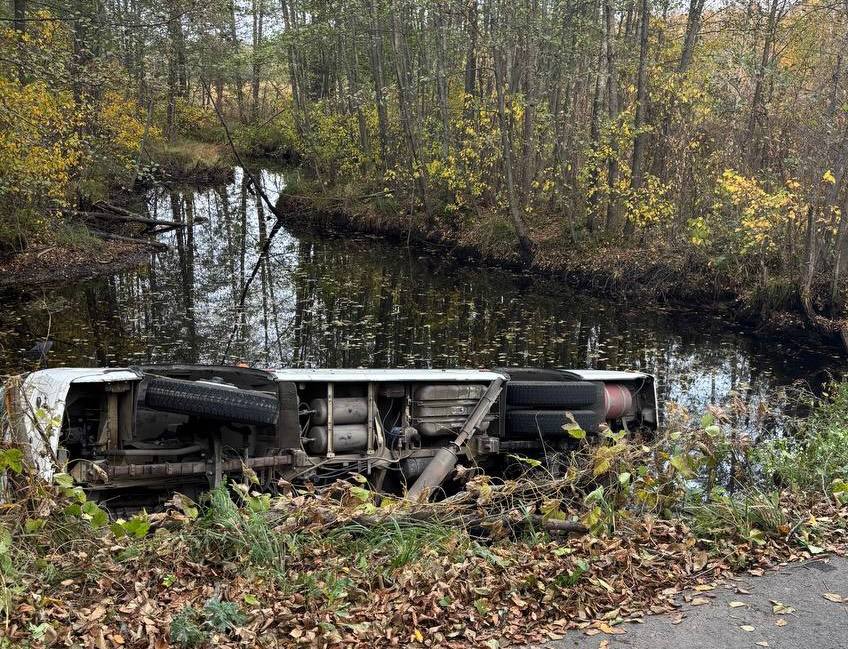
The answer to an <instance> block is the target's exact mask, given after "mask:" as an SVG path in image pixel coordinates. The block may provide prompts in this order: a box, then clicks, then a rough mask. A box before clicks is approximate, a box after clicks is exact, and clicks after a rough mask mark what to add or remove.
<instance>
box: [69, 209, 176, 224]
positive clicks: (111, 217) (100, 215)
mask: <svg viewBox="0 0 848 649" xmlns="http://www.w3.org/2000/svg"><path fill="white" fill-rule="evenodd" d="M76 214H78V215H80V216H82V217H85V218H92V219H101V220H104V221H121V222H126V223H143V224H145V225H150V226H158V225H161V226H165V227H167V228H184V227H186V226H187V225H188V223H182V222H180V221H168V220H167V219H150V218H147V217H145V216H135V215H132V216H130V215H127V214H113V213H111V212H76Z"/></svg>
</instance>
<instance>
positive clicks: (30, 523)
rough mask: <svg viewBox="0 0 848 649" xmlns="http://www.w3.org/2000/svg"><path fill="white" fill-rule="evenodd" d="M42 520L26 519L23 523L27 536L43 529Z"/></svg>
mask: <svg viewBox="0 0 848 649" xmlns="http://www.w3.org/2000/svg"><path fill="white" fill-rule="evenodd" d="M44 522H45V521H44V519H43V518H28V519H26V520H25V521H24V531H25V532H26V533H27V534H33V533H34V532H37V531H38V530H40V529H41V528H42V527H44Z"/></svg>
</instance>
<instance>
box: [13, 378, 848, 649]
mask: <svg viewBox="0 0 848 649" xmlns="http://www.w3.org/2000/svg"><path fill="white" fill-rule="evenodd" d="M767 411H768V408H766V407H765V406H764V405H763V404H756V405H749V404H745V403H743V402H742V401H741V400H739V399H736V400H731V402H730V404H729V405H728V406H727V407H725V408H722V409H719V408H712V409H710V411H709V412H707V413H705V414H703V415H702V416H700V417H692V416H690V415H689V414H688V413H685V412H683V411H681V410H679V409H675V408H670V409H669V418H668V419H669V421H668V426H667V427H666V429H665V430H664V431H663V432H662V433H659V434H658V435H657V436H656V437H654V438H651V439H648V438H645V439H640V438H634V437H631V436H625V435H624V434H614V433H611V432H607V433H605V434H603V435H602V436H601V438H600V439H599V440H595V441H594V442H593V443H591V444H590V443H589V442H588V441H587V440H586V439H585V436H584V435H582V434H581V431H571V433H569V434H571V435H573V436H574V437H575V443H576V447H575V449H574V450H572V451H569V452H567V453H565V454H562V455H560V456H559V457H558V458H556V461H555V462H549V463H548V464H544V463H542V462H540V461H539V460H535V459H531V458H525V457H521V456H512V458H511V460H512V462H513V471H512V475H515V476H516V477H515V478H514V479H509V480H507V479H498V478H494V477H490V476H485V475H475V474H474V472H469V471H466V472H464V473H462V474H461V476H460V480H461V482H462V484H460V485H454V487H455V488H456V492H455V493H454V495H452V496H450V497H448V498H445V499H443V500H442V501H440V502H436V503H413V502H410V501H408V500H405V499H401V498H398V497H393V496H389V495H381V494H377V493H374V492H372V491H371V490H370V489H368V487H367V483H366V481H365V479H364V478H361V477H359V476H352V477H351V479H350V480H349V481H346V482H337V483H335V484H333V485H330V486H328V487H324V488H321V489H316V488H310V487H306V488H296V487H294V486H293V485H290V484H288V483H280V485H279V490H280V493H279V494H278V495H275V496H271V495H269V494H263V493H259V492H257V491H255V485H254V484H252V483H251V482H250V480H246V481H245V482H237V483H232V484H231V485H229V487H228V488H224V487H219V488H218V489H216V490H213V491H212V492H211V493H209V494H208V495H207V496H206V497H205V498H204V500H203V501H202V502H200V503H194V502H192V501H190V500H189V499H187V498H185V497H183V496H180V495H175V496H174V498H173V499H172V501H171V502H170V503H169V506H168V507H167V509H166V510H165V511H164V512H162V513H156V514H150V515H148V514H146V513H141V514H139V515H137V516H135V517H133V518H131V519H129V520H117V521H111V522H110V521H109V520H108V517H107V515H106V512H105V511H104V510H103V509H102V508H101V507H100V506H98V505H96V504H95V503H92V502H91V501H89V500H88V499H87V498H86V497H85V494H84V493H82V491H81V490H80V489H79V488H78V487H76V486H74V485H73V484H72V482H71V481H70V478H69V477H68V476H66V475H65V474H60V475H59V476H57V479H56V484H54V485H52V486H48V485H45V484H42V483H40V482H38V481H37V480H34V479H32V478H30V477H27V475H26V470H25V467H24V466H23V464H22V462H21V456H20V454H19V453H17V452H16V451H15V449H7V450H5V451H2V454H0V466H2V468H4V469H5V470H6V474H7V476H8V483H7V485H6V491H7V493H8V494H9V497H8V498H7V500H6V505H4V507H3V509H2V512H0V523H2V527H0V577H2V581H1V582H0V584H2V585H0V589H2V590H0V607H2V609H3V615H4V617H5V624H6V626H5V631H6V638H8V640H7V642H12V643H14V646H27V643H29V644H38V642H42V641H44V640H45V639H48V640H49V639H50V638H58V637H61V638H63V639H65V640H66V641H70V642H75V643H78V644H85V643H88V642H95V641H96V639H97V638H103V639H104V642H111V643H113V644H120V645H124V646H138V647H141V646H147V643H148V642H149V641H150V639H160V640H161V641H163V642H170V643H172V644H173V645H175V646H182V647H197V646H203V645H205V644H209V643H212V644H216V645H224V646H236V645H239V646H280V645H281V644H283V645H292V644H304V645H315V644H341V645H344V646H375V645H376V644H383V643H391V642H392V641H393V640H394V641H397V642H399V643H401V644H411V645H419V646H423V645H424V644H425V643H428V642H429V643H430V644H431V645H432V644H435V645H439V646H469V645H474V646H490V647H491V646H501V645H500V644H499V643H506V642H530V641H534V642H535V641H541V640H545V639H548V638H551V637H557V636H558V635H559V634H560V633H561V632H562V631H564V630H565V629H569V628H577V629H585V630H587V631H592V632H599V631H608V630H609V629H612V628H614V627H618V626H620V625H624V624H627V623H628V622H631V621H638V620H639V619H640V618H641V617H642V616H644V615H647V614H649V613H657V612H661V611H665V610H671V608H672V607H673V606H672V604H673V599H674V595H675V594H676V593H678V592H679V591H680V590H682V589H684V588H686V587H691V586H695V585H698V584H709V583H713V582H715V581H717V580H720V579H722V578H723V577H725V576H727V575H729V574H730V573H731V572H732V571H735V570H740V569H744V568H751V567H758V568H762V567H766V566H768V565H771V564H775V563H778V562H781V561H785V560H788V559H793V558H803V557H810V556H814V555H819V554H821V553H824V552H841V551H843V550H844V549H845V541H846V528H848V510H846V508H845V506H844V504H845V494H846V492H848V488H846V475H845V464H846V458H848V451H846V450H845V448H846V445H845V444H844V436H845V434H846V433H845V431H846V421H848V384H835V385H833V386H832V387H831V389H830V390H829V394H828V396H827V397H826V398H825V399H824V400H822V401H819V402H816V403H815V404H813V406H812V412H811V414H810V416H809V417H808V418H807V419H806V420H804V421H796V420H792V421H788V422H787V421H783V422H780V426H777V425H776V423H775V421H774V420H772V419H771V418H770V417H769V416H767V415H766V414H764V413H767ZM752 415H754V416H755V417H759V419H758V420H756V422H755V423H757V426H756V428H758V430H759V433H758V434H757V435H752V434H751V430H752V426H751V422H752ZM550 459H553V458H552V457H549V460H550ZM128 584H131V585H132V587H131V588H127V585H128ZM93 639H94V640H93ZM0 646H2V645H0Z"/></svg>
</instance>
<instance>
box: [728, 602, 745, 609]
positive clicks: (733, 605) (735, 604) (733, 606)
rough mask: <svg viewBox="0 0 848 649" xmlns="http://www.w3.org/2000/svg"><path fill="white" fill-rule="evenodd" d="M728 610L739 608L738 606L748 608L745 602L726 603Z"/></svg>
mask: <svg viewBox="0 0 848 649" xmlns="http://www.w3.org/2000/svg"><path fill="white" fill-rule="evenodd" d="M728 606H730V608H739V607H740V606H748V605H747V604H746V603H745V602H728Z"/></svg>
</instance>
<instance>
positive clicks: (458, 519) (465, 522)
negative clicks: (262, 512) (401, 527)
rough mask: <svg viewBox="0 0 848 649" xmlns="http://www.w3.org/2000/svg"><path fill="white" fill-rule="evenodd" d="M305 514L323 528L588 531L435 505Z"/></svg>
mask: <svg viewBox="0 0 848 649" xmlns="http://www.w3.org/2000/svg"><path fill="white" fill-rule="evenodd" d="M284 511H285V515H286V516H288V515H290V514H296V513H298V512H302V510H300V509H299V508H297V507H295V506H294V505H292V507H291V508H290V509H288V510H284ZM308 514H310V515H312V516H314V517H317V518H318V519H319V521H320V523H321V524H322V525H323V526H325V527H335V526H343V525H349V524H355V525H361V526H362V527H377V526H379V525H385V524H388V523H390V524H396V523H404V522H408V523H441V524H443V525H453V526H456V527H463V528H466V529H468V528H480V527H490V526H495V525H498V524H502V525H505V526H507V527H513V528H514V527H520V526H524V525H533V526H534V527H537V528H541V529H544V530H545V531H547V532H553V533H559V534H586V533H587V532H588V531H589V528H588V527H586V526H585V525H583V524H582V523H579V522H576V521H563V520H552V519H547V518H545V517H544V516H541V515H538V514H530V515H527V514H526V513H524V512H521V511H519V510H517V509H515V510H512V511H508V512H504V513H497V514H486V515H480V514H478V513H473V514H461V513H458V512H456V511H452V508H451V507H449V506H442V505H441V504H440V503H435V504H433V505H431V506H429V507H427V508H425V509H410V510H405V511H403V510H402V511H397V510H396V511H393V512H390V513H387V514H384V515H378V514H359V515H356V516H353V517H352V518H349V519H348V518H345V517H340V515H339V511H335V510H332V509H328V508H320V507H318V508H314V509H310V510H309V511H308Z"/></svg>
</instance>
